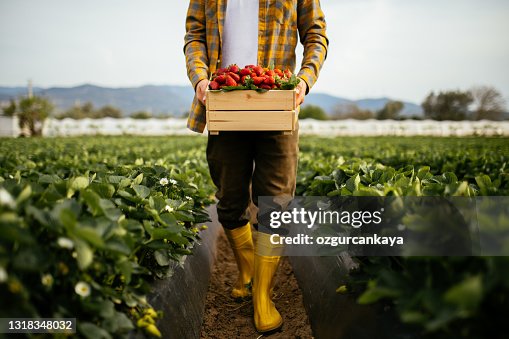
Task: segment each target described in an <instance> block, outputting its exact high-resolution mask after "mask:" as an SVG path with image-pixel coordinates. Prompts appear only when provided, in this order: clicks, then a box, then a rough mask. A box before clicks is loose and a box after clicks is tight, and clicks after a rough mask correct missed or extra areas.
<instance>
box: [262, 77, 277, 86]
mask: <svg viewBox="0 0 509 339" xmlns="http://www.w3.org/2000/svg"><path fill="white" fill-rule="evenodd" d="M263 83H264V84H267V85H271V86H272V85H274V84H275V83H276V81H275V80H274V77H273V76H267V77H265V80H264V81H263Z"/></svg>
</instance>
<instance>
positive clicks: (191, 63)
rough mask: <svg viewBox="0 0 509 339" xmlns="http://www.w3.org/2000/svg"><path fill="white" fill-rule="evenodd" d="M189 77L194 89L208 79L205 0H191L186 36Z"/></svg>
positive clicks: (185, 49) (185, 45) (185, 51)
mask: <svg viewBox="0 0 509 339" xmlns="http://www.w3.org/2000/svg"><path fill="white" fill-rule="evenodd" d="M184 54H185V56H186V67H187V76H188V77H189V80H190V81H191V83H192V84H193V88H196V85H197V84H198V83H199V82H200V81H201V80H203V79H208V70H209V67H208V64H209V63H208V56H207V32H206V18H205V0H191V1H190V2H189V8H188V11H187V17H186V35H185V36H184Z"/></svg>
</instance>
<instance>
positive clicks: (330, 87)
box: [0, 0, 509, 106]
mask: <svg viewBox="0 0 509 339" xmlns="http://www.w3.org/2000/svg"><path fill="white" fill-rule="evenodd" d="M188 3H189V2H188V1H184V0H165V1H163V0H146V1H142V0H44V1H41V0H0V86H20V85H25V84H26V83H27V81H28V80H29V79H31V80H32V81H33V84H34V85H35V86H40V87H54V86H59V87H67V86H75V85H81V84H84V83H90V84H94V85H99V86H111V87H131V86H141V85H146V84H153V85H163V84H171V85H189V81H188V78H187V75H186V69H185V59H184V54H183V52H182V47H183V37H184V34H185V17H186V12H187V6H188ZM321 5H322V9H323V11H324V13H325V17H326V21H327V27H328V28H327V34H328V36H329V40H330V46H329V53H328V57H327V60H326V61H325V64H324V67H323V69H322V72H321V75H320V78H319V80H318V82H317V83H316V85H315V87H314V88H313V91H315V92H324V93H329V94H332V95H336V96H341V97H345V98H349V99H361V98H376V97H390V98H394V99H399V100H406V101H411V102H415V103H420V102H422V100H423V99H424V98H425V97H426V95H427V94H428V93H429V92H430V91H431V90H434V91H441V90H456V89H460V90H468V89H469V88H471V87H472V86H476V85H490V86H494V87H495V88H497V89H498V90H499V91H500V92H501V93H502V94H503V96H504V97H505V99H506V101H507V102H508V103H509V43H508V40H507V34H508V33H509V1H507V0H322V1H321ZM298 54H299V55H300V54H302V48H299V50H298ZM300 59H301V58H300V57H299V58H298V65H299V64H300ZM508 106H509V105H508Z"/></svg>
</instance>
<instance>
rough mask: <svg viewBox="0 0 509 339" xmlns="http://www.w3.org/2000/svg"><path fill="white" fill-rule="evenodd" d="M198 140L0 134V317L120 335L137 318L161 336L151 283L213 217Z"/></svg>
mask: <svg viewBox="0 0 509 339" xmlns="http://www.w3.org/2000/svg"><path fill="white" fill-rule="evenodd" d="M202 146H203V144H202V143H198V142H196V141H195V140H190V139H189V140H188V139H185V138H184V139H178V140H177V139H143V138H137V139H128V138H99V139H85V138H73V139H39V140H37V142H34V140H8V141H7V140H3V141H2V144H1V146H0V149H1V153H0V154H1V156H0V164H1V169H0V224H1V225H2V232H0V270H2V272H0V287H1V289H0V299H1V300H2V308H1V310H0V313H2V314H3V315H0V317H13V316H20V317H21V316H22V317H38V316H41V317H73V318H77V319H78V332H79V333H80V335H82V336H85V337H88V338H98V337H105V338H108V337H111V338H117V337H121V336H126V335H127V332H128V331H129V330H131V329H133V328H135V325H136V326H138V327H141V328H143V329H145V331H147V333H151V334H154V335H157V334H158V330H157V328H156V327H155V325H154V323H155V319H157V317H158V316H159V315H160V314H158V313H156V312H155V311H154V310H153V309H152V307H151V306H150V304H149V303H148V302H147V299H146V295H147V293H149V291H150V285H149V283H150V281H151V280H152V279H153V277H154V276H157V277H166V276H168V275H170V274H171V273H172V271H173V269H174V268H175V267H176V266H177V265H178V264H179V263H182V262H183V259H184V258H185V256H186V255H188V254H191V253H192V252H191V250H192V248H193V246H194V244H195V243H196V241H197V240H198V239H199V236H198V229H197V228H196V227H194V226H193V225H195V224H199V223H201V222H204V221H206V220H208V215H207V213H206V211H205V209H204V208H205V206H206V205H207V204H209V203H210V202H211V200H210V198H209V197H210V194H211V192H212V191H211V185H210V182H209V178H208V175H207V172H206V165H205V163H204V161H205V160H204V157H203V155H202V154H203V153H204V151H203V150H202ZM141 156H143V157H144V158H143V159H142V158H141ZM133 323H134V324H135V325H134V324H133Z"/></svg>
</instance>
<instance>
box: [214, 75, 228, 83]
mask: <svg viewBox="0 0 509 339" xmlns="http://www.w3.org/2000/svg"><path fill="white" fill-rule="evenodd" d="M214 80H215V81H216V82H217V83H219V84H221V85H223V84H224V83H225V82H226V75H224V74H221V75H218V76H217V77H216V78H215V79H214Z"/></svg>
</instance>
